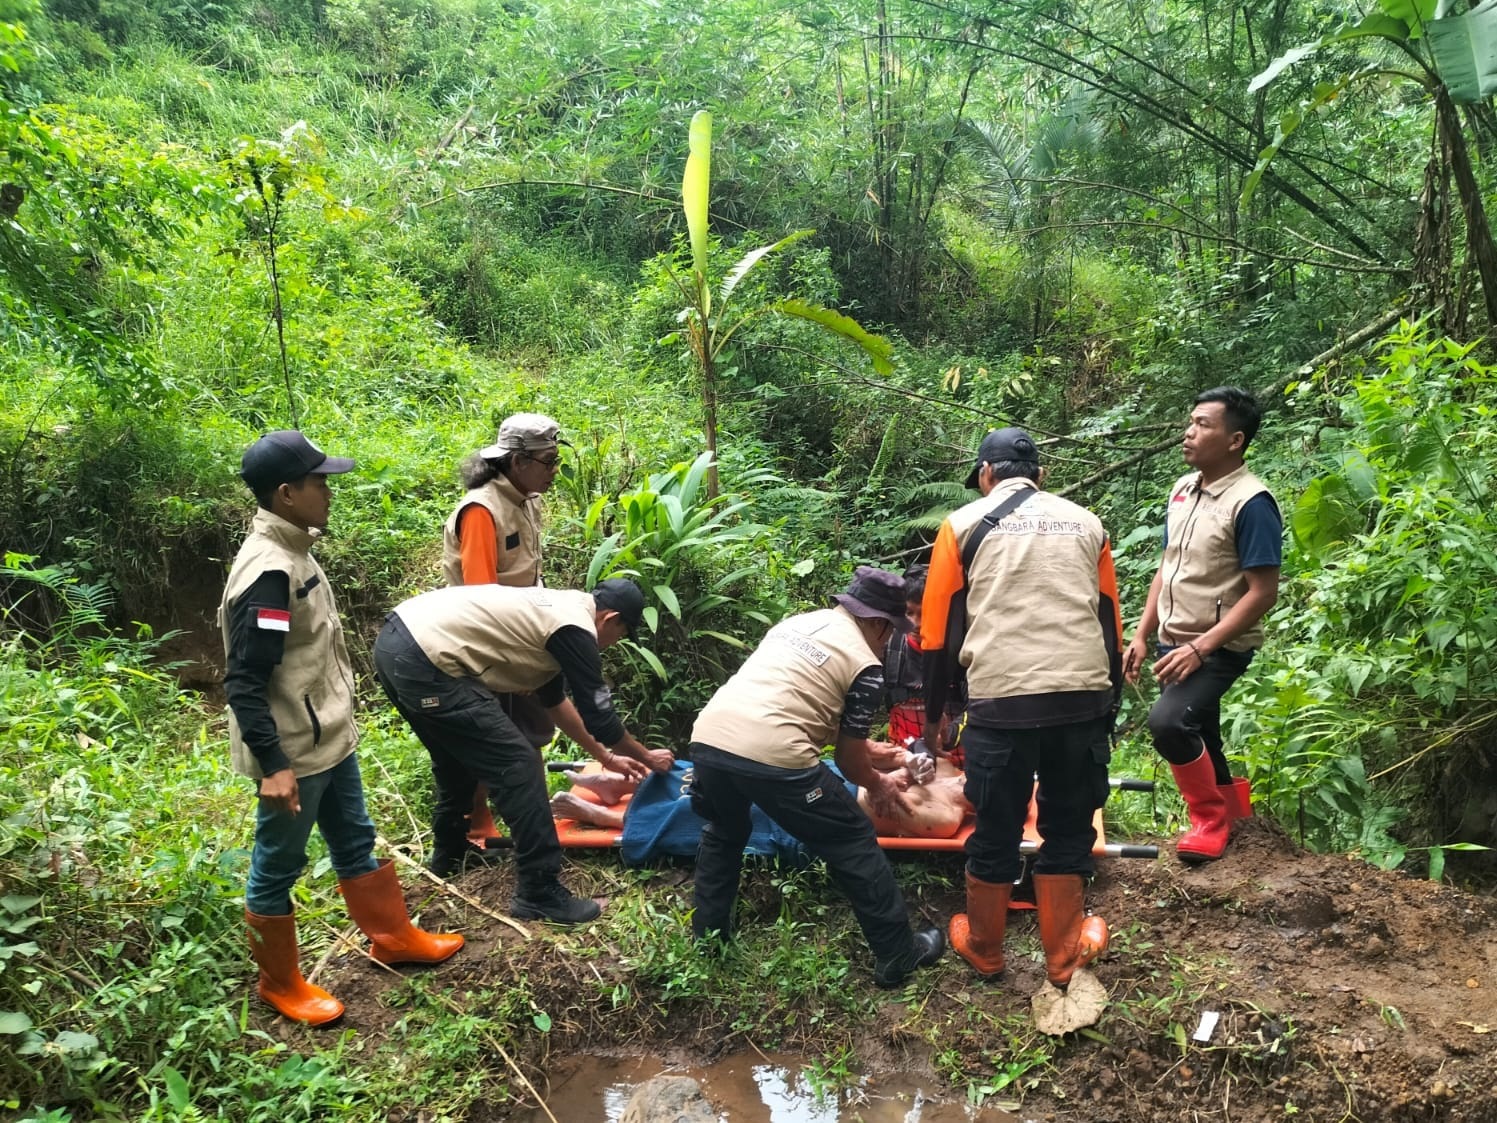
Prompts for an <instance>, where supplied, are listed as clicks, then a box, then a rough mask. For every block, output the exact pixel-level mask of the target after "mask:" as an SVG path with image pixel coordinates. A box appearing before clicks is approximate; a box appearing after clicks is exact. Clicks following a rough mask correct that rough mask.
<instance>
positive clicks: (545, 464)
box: [525, 452, 561, 468]
mask: <svg viewBox="0 0 1497 1123" xmlns="http://www.w3.org/2000/svg"><path fill="white" fill-rule="evenodd" d="M525 458H526V459H527V460H530V461H532V462H533V463H536V464H539V465H540V466H541V467H542V468H554V467H556V466H557V465H558V464H560V463H561V453H559V452H558V453H557V454H556V455H555V456H553V457H551V458H550V459H549V460H543V459H542V458H541V457H539V456H531V455H530V454H529V453H526V454H525Z"/></svg>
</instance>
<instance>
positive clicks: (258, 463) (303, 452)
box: [239, 429, 354, 495]
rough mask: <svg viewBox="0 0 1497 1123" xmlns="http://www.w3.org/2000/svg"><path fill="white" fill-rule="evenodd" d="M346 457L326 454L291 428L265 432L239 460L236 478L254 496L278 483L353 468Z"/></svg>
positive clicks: (278, 484) (336, 472) (328, 474)
mask: <svg viewBox="0 0 1497 1123" xmlns="http://www.w3.org/2000/svg"><path fill="white" fill-rule="evenodd" d="M353 467H354V462H353V461H352V460H350V459H348V457H346V456H329V455H328V454H327V453H325V452H323V451H322V449H320V448H318V447H317V446H316V445H314V444H313V443H312V442H311V441H309V440H307V438H306V437H304V436H303V435H302V434H301V433H300V432H298V431H297V430H295V429H277V430H276V431H275V432H274V433H266V434H265V435H264V436H263V437H261V438H260V439H259V440H258V441H256V442H255V443H254V444H252V445H250V446H249V448H247V449H245V450H244V458H243V459H242V460H241V461H240V462H239V478H240V479H242V480H243V481H244V482H245V483H246V484H248V485H249V489H250V490H251V491H253V492H254V493H255V494H256V495H259V494H260V493H261V492H263V491H265V490H267V489H268V488H273V487H279V486H280V485H281V484H289V483H295V482H296V481H297V480H299V479H301V478H302V477H303V476H310V475H312V474H313V473H316V474H317V475H319V476H336V475H339V474H340V473H343V472H351V471H353Z"/></svg>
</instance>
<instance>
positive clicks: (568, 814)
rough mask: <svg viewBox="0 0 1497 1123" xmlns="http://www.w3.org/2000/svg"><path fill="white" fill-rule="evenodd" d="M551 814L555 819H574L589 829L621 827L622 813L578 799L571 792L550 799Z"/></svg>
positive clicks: (622, 822)
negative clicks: (589, 827)
mask: <svg viewBox="0 0 1497 1123" xmlns="http://www.w3.org/2000/svg"><path fill="white" fill-rule="evenodd" d="M551 814H552V815H553V816H554V817H555V818H557V819H575V820H577V822H579V823H586V824H587V825H588V826H591V827H616V828H619V827H623V825H624V813H623V812H622V811H614V810H612V809H611V808H608V807H600V806H598V804H596V803H589V802H588V801H587V800H585V799H579V798H578V797H577V796H575V795H573V794H572V793H571V792H557V793H556V794H555V795H553V796H552V797H551Z"/></svg>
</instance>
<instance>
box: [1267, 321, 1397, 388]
mask: <svg viewBox="0 0 1497 1123" xmlns="http://www.w3.org/2000/svg"><path fill="white" fill-rule="evenodd" d="M1411 311H1412V309H1410V308H1409V307H1408V306H1407V305H1403V306H1400V307H1398V308H1395V309H1393V310H1392V311H1391V312H1384V313H1383V314H1382V315H1381V316H1379V317H1378V318H1377V319H1375V320H1373V321H1372V323H1370V324H1366V325H1364V326H1363V327H1360V328H1358V329H1357V330H1356V331H1354V332H1352V333H1351V334H1350V335H1348V336H1347V337H1346V338H1345V339H1343V340H1342V341H1341V342H1340V343H1337V344H1336V345H1335V346H1334V347H1328V348H1326V349H1325V350H1324V351H1322V352H1321V353H1320V354H1318V355H1316V356H1315V357H1314V358H1313V359H1311V360H1310V361H1309V362H1307V363H1301V364H1300V365H1299V366H1297V367H1295V368H1294V370H1293V371H1292V372H1291V373H1290V374H1289V375H1287V376H1286V377H1284V378H1281V379H1279V381H1277V382H1275V383H1274V384H1273V385H1272V386H1270V387H1269V388H1268V391H1267V393H1265V394H1264V395H1263V397H1262V398H1261V399H1260V400H1261V401H1262V402H1263V403H1264V405H1265V407H1271V406H1272V405H1273V404H1274V403H1276V402H1277V401H1278V399H1279V398H1280V397H1282V396H1283V394H1284V390H1285V389H1286V388H1287V387H1288V386H1289V384H1290V383H1291V382H1297V381H1299V380H1300V379H1305V378H1309V377H1310V376H1311V375H1313V374H1314V373H1315V371H1316V370H1317V369H1318V368H1320V367H1323V366H1325V365H1326V363H1328V362H1330V361H1331V360H1332V359H1339V358H1340V357H1341V356H1342V355H1345V354H1347V353H1348V352H1350V351H1355V350H1357V349H1358V348H1359V347H1361V346H1362V345H1363V344H1364V343H1367V342H1368V341H1370V340H1372V339H1375V338H1376V337H1377V336H1380V335H1382V334H1383V333H1384V332H1385V331H1387V330H1388V329H1389V328H1391V327H1392V326H1393V325H1394V324H1396V323H1398V321H1399V320H1401V319H1403V318H1404V317H1405V316H1407V315H1408V314H1409V313H1410V312H1411Z"/></svg>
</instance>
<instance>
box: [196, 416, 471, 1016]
mask: <svg viewBox="0 0 1497 1123" xmlns="http://www.w3.org/2000/svg"><path fill="white" fill-rule="evenodd" d="M353 466H354V463H353V461H352V460H348V459H346V458H344V457H339V456H328V455H327V454H326V453H324V452H323V451H322V450H321V449H320V448H318V447H317V446H316V445H314V444H313V443H312V442H311V441H309V440H307V438H306V437H304V436H303V435H302V434H301V433H299V432H297V431H296V430H294V429H283V430H280V431H278V432H274V433H267V434H266V435H265V436H263V437H261V438H260V439H259V440H257V441H256V442H255V443H254V444H252V445H250V447H249V448H248V449H247V450H246V451H245V453H244V459H243V461H242V464H241V471H240V477H241V478H242V479H243V480H244V482H245V483H246V484H247V485H248V486H249V488H250V490H251V491H252V492H253V493H254V495H255V498H256V500H257V501H258V502H259V505H260V506H259V510H258V511H256V512H255V520H254V524H253V527H252V529H251V530H250V534H249V537H248V538H246V539H245V540H244V544H243V545H242V546H240V548H239V553H238V555H237V556H236V557H235V558H234V565H233V567H232V568H231V569H230V570H229V576H228V581H227V583H226V585H225V587H224V594H223V601H222V603H221V604H220V605H219V609H218V622H219V627H220V629H221V630H222V632H223V638H224V653H225V655H226V657H227V661H228V669H227V671H226V672H225V674H224V693H225V694H226V695H227V696H228V700H229V740H230V746H231V750H232V755H233V761H234V770H235V771H236V772H239V773H241V774H242V775H245V776H248V777H250V779H252V780H254V781H255V784H256V787H257V789H258V793H259V805H258V810H257V812H256V816H255V845H254V850H253V851H252V853H251V855H250V872H249V883H248V885H247V886H246V887H245V892H244V905H245V914H244V916H245V921H246V923H247V924H248V926H249V933H250V949H251V952H252V953H253V955H254V958H255V962H256V964H258V965H259V968H260V984H259V992H260V996H261V997H262V998H263V999H265V1001H266V1002H268V1003H270V1005H272V1006H274V1007H275V1008H276V1009H277V1010H278V1011H280V1012H281V1013H282V1014H284V1015H285V1016H286V1017H288V1018H294V1019H295V1020H297V1021H301V1022H306V1023H308V1024H309V1025H322V1024H324V1023H326V1022H330V1021H333V1020H334V1019H335V1018H337V1017H338V1016H339V1015H341V1014H342V1013H343V1004H342V1003H341V1002H339V1001H338V1000H337V999H336V998H334V997H333V996H332V995H330V994H329V993H328V992H327V991H325V990H323V989H322V988H321V987H318V986H314V985H312V984H311V983H309V982H307V981H306V980H305V979H304V978H303V977H302V974H301V967H300V963H299V961H298V956H297V941H296V917H295V915H294V914H293V912H292V908H291V889H292V887H293V886H294V885H295V884H296V880H297V878H298V877H300V876H301V872H302V870H303V869H305V868H306V864H307V840H308V839H309V838H310V837H311V834H312V827H313V826H314V825H315V826H316V827H317V828H318V830H320V831H321V833H322V838H323V841H324V842H325V843H327V849H328V856H329V858H330V859H331V860H332V863H333V869H334V871H336V873H337V874H338V885H339V888H340V889H341V890H342V892H343V898H344V901H345V903H346V904H347V906H348V912H349V915H350V916H351V917H353V920H354V923H356V924H357V925H358V926H359V928H360V929H362V930H363V932H364V933H365V934H366V935H368V936H369V938H370V940H371V942H372V943H373V951H372V954H373V956H374V958H375V959H377V960H379V961H380V962H381V963H439V962H441V961H442V960H444V959H446V958H447V957H448V956H450V955H452V954H453V953H454V952H455V951H457V950H458V948H460V947H462V946H463V938H462V937H461V936H459V935H455V934H453V935H435V934H432V933H429V932H423V931H421V930H420V929H419V928H416V927H414V926H413V925H412V924H411V921H410V916H409V914H408V913H407V912H406V908H405V899H404V897H403V896H402V895H401V891H400V882H399V881H397V880H396V877H395V868H394V867H393V866H392V865H390V860H389V859H388V858H386V859H384V861H376V860H375V858H374V853H373V852H374V824H373V823H371V822H370V821H369V813H368V811H367V810H366V809H365V806H364V785H363V782H362V780H361V779H360V777H359V760H358V756H357V754H356V753H355V751H354V749H355V746H356V745H357V744H358V739H359V735H358V730H357V729H356V728H355V727H354V720H353V706H354V698H353V668H352V667H351V666H350V665H349V661H348V648H347V647H346V646H345V644H344V642H343V625H342V623H341V622H340V621H339V619H338V606H337V604H336V603H335V602H334V600H333V592H332V589H331V588H329V586H328V580H327V574H325V573H323V571H322V567H321V566H320V565H318V564H317V561H316V559H315V558H313V557H312V553H311V550H312V546H313V544H314V543H315V542H316V541H317V539H318V538H319V537H320V536H321V534H322V533H323V531H325V530H326V529H327V522H328V514H329V511H330V510H331V506H332V491H331V489H330V488H329V487H328V483H327V478H328V476H331V475H337V474H339V473H342V472H347V471H350V470H351V469H352V468H353Z"/></svg>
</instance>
